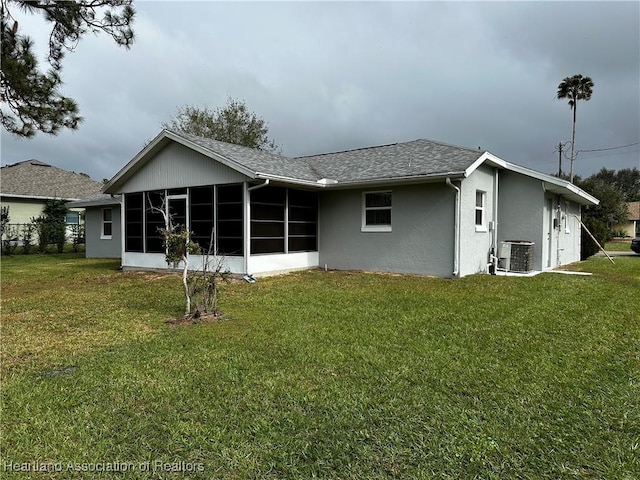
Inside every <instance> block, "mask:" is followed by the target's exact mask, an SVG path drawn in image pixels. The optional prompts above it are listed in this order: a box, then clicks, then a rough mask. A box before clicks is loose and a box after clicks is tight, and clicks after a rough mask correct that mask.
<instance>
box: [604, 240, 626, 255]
mask: <svg viewBox="0 0 640 480" xmlns="http://www.w3.org/2000/svg"><path fill="white" fill-rule="evenodd" d="M604 249H605V250H606V251H607V252H629V253H631V239H630V238H629V239H624V240H622V239H620V240H612V241H610V242H607V243H606V244H605V245H604Z"/></svg>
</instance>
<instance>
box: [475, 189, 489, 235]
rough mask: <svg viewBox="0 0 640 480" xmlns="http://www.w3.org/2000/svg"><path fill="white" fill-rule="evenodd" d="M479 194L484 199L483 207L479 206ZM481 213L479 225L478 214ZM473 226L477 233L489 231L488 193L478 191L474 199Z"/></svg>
mask: <svg viewBox="0 0 640 480" xmlns="http://www.w3.org/2000/svg"><path fill="white" fill-rule="evenodd" d="M478 194H480V198H481V199H482V205H478ZM478 212H480V214H481V216H480V223H477V218H476V216H477V214H478ZM473 224H474V225H475V227H476V232H486V231H488V230H487V192H486V191H485V190H480V189H476V191H475V195H474V198H473Z"/></svg>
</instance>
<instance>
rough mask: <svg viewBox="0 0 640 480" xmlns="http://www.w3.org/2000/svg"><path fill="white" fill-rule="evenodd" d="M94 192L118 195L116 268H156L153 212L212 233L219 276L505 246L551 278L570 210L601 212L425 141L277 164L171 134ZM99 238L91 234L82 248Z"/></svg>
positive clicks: (450, 270)
mask: <svg viewBox="0 0 640 480" xmlns="http://www.w3.org/2000/svg"><path fill="white" fill-rule="evenodd" d="M103 191H104V192H105V193H106V194H112V195H121V196H122V212H123V214H122V217H121V223H120V225H116V224H115V223H114V224H112V229H113V230H112V231H113V232H115V229H116V228H117V227H119V228H120V230H121V231H122V232H123V233H124V234H123V236H122V247H121V252H122V266H123V267H124V268H166V263H165V257H164V250H163V245H162V238H161V236H160V234H159V233H158V227H162V226H163V218H162V215H159V214H158V213H157V212H155V211H153V210H152V209H151V208H150V206H152V205H153V206H156V207H162V206H165V208H167V207H168V209H169V211H170V212H171V214H172V216H173V219H174V221H175V222H176V223H180V224H184V225H187V226H188V228H189V230H190V231H191V232H193V238H194V239H195V240H196V241H197V242H198V243H199V244H200V245H201V246H204V247H205V248H206V247H207V246H208V243H209V238H210V235H211V232H212V230H213V231H214V235H213V242H214V245H213V248H214V249H215V250H216V251H217V252H218V253H219V254H221V255H224V258H225V262H226V266H227V268H228V269H229V270H230V271H232V272H234V273H241V274H256V275H259V274H268V273H276V272H282V271H288V270H293V269H303V268H313V267H321V268H330V269H354V270H369V271H382V272H398V273H415V274H424V275H436V276H441V277H456V276H464V275H469V274H474V273H479V272H487V271H490V270H492V269H493V268H495V267H496V266H498V262H501V264H502V266H505V265H508V264H509V260H510V258H509V254H508V253H505V252H507V249H506V248H502V245H503V241H515V242H511V243H506V244H505V245H506V246H509V247H513V251H518V252H520V253H522V252H523V251H524V254H525V255H524V256H525V257H526V258H525V260H526V262H525V263H526V265H525V268H524V270H543V269H550V268H554V267H556V266H559V265H564V264H567V263H571V262H575V261H578V260H579V259H580V224H579V222H578V218H579V217H580V207H581V205H594V204H597V203H598V200H597V199H596V198H594V197H592V196H591V195H589V194H588V193H586V192H584V191H583V190H581V189H579V188H578V187H576V186H575V185H573V184H571V183H569V182H567V181H564V180H560V179H558V178H555V177H552V176H549V175H545V174H542V173H538V172H535V171H533V170H530V169H527V168H524V167H520V166H518V165H514V164H512V163H509V162H506V161H505V160H502V159H501V158H498V157H497V156H495V155H493V154H491V153H489V152H481V151H479V150H474V149H468V148H461V147H455V146H452V145H447V144H443V143H439V142H433V141H428V140H415V141H412V142H406V143H398V144H393V145H384V146H379V147H371V148H362V149H357V150H349V151H345V152H337V153H328V154H323V155H315V156H308V157H300V158H287V157H283V156H279V155H274V154H270V153H265V152H262V151H258V150H254V149H250V148H246V147H241V146H237V145H231V144H227V143H223V142H218V141H215V140H211V139H206V138H200V137H195V136H191V135H185V134H178V133H174V132H171V131H168V130H163V131H162V132H161V133H160V134H159V135H158V136H157V137H156V138H155V139H153V140H152V141H151V142H150V143H149V144H148V145H147V146H146V147H145V148H144V149H143V150H142V151H141V152H140V153H138V155H136V156H135V157H134V158H133V159H132V160H131V161H130V162H129V163H128V164H127V165H125V166H124V167H123V168H122V169H121V170H120V171H119V172H118V173H117V174H116V175H115V176H114V177H113V178H112V179H111V180H110V181H109V182H108V183H107V184H106V185H105V187H104V190H103ZM95 208H96V210H98V209H101V208H102V207H95ZM87 209H88V210H91V209H92V207H90V206H89V205H87ZM112 218H113V217H112ZM91 219H100V216H99V215H91V216H90V215H89V214H87V223H89V221H90V220H91ZM87 230H88V231H89V225H87ZM91 231H93V232H100V231H101V230H100V227H99V226H95V227H92V230H91ZM96 241H98V238H97V235H93V236H91V237H90V236H89V235H87V245H88V247H87V248H88V249H89V245H90V243H91V242H96ZM522 247H524V250H523V248H522ZM501 254H503V255H502V256H503V257H505V258H503V259H502V260H499V257H500V256H501ZM511 260H514V259H513V258H511ZM515 260H518V262H515V263H519V259H518V258H516V259H515ZM520 260H521V259H520ZM199 264H201V261H200V258H198V257H196V258H194V259H193V260H192V265H194V266H198V265H199ZM512 267H513V265H512ZM519 268H521V269H522V267H519ZM512 269H513V268H512Z"/></svg>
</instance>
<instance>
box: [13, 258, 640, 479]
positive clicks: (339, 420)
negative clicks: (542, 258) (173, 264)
mask: <svg viewBox="0 0 640 480" xmlns="http://www.w3.org/2000/svg"><path fill="white" fill-rule="evenodd" d="M117 267H118V263H117V262H113V261H108V260H85V259H80V258H77V257H76V256H73V255H68V254H67V255H61V256H56V255H47V256H24V257H11V258H3V260H2V272H1V273H2V438H1V447H2V459H1V461H2V465H3V466H4V467H3V470H4V471H3V472H2V473H3V478H43V477H42V476H38V474H34V473H31V472H23V471H16V470H17V469H18V468H13V467H12V468H7V467H6V465H7V463H11V464H19V465H18V467H20V465H21V464H27V465H25V468H29V466H30V465H33V464H34V462H39V464H40V465H42V464H44V465H45V467H44V468H48V469H49V472H48V473H47V475H48V476H47V477H46V478H64V479H67V478H94V476H95V472H91V471H82V469H85V470H91V469H92V468H94V469H95V468H112V469H114V468H115V469H117V468H118V464H120V465H122V464H125V465H128V466H129V467H128V469H127V470H126V471H119V472H118V471H116V472H108V473H103V474H102V478H127V479H129V478H203V479H205V478H206V479H210V478H225V479H226V478H237V479H244V478H279V479H280V478H296V479H297V478H345V479H356V478H366V479H369V478H425V479H426V478H451V479H467V478H469V479H471V478H483V479H484V478H489V479H491V478H495V479H502V478H504V479H507V478H508V479H511V478H523V479H525V478H531V479H534V478H535V479H545V478H548V479H559V478H560V479H561V478H567V479H569V478H571V479H573V478H587V479H589V478H593V479H600V478H620V479H625V478H628V479H632V478H638V477H640V460H639V459H640V388H639V385H640V349H639V345H640V322H639V320H640V298H639V297H640V296H639V295H638V291H640V258H635V257H623V258H617V259H616V264H615V265H611V264H610V263H609V261H608V260H607V259H606V258H592V259H590V260H589V261H587V262H584V263H580V264H578V265H576V268H578V269H581V270H584V271H590V272H593V273H594V275H593V276H590V277H582V276H565V275H554V274H542V275H539V276H536V277H533V278H514V277H491V276H471V277H466V278H464V279H459V280H444V279H434V278H425V277H416V276H393V275H376V274H362V273H353V272H322V271H310V272H304V273H296V274H291V275H286V276H281V277H272V278H266V279H260V280H259V281H258V283H256V284H245V283H235V284H229V285H225V286H224V288H223V292H222V305H221V307H222V309H223V310H224V312H225V316H224V317H223V319H222V321H220V322H217V323H209V324H204V323H203V324H199V325H194V326H190V327H178V328H174V327H170V326H168V325H166V324H165V321H166V320H167V319H169V318H172V317H177V316H179V315H180V314H181V312H182V309H183V303H182V297H181V293H180V288H179V287H180V284H179V278H178V277H176V276H173V275H158V274H152V273H135V272H119V271H117ZM47 462H50V464H47ZM146 462H150V463H149V464H147V463H146ZM155 462H159V463H155ZM179 462H183V463H179ZM100 465H102V467H100ZM146 465H149V471H144V470H145V468H147V467H146ZM172 468H173V470H176V471H167V470H171V469H172ZM56 469H58V470H61V471H55V470H56ZM76 469H77V470H78V471H76ZM120 470H122V467H120ZM180 470H181V471H180Z"/></svg>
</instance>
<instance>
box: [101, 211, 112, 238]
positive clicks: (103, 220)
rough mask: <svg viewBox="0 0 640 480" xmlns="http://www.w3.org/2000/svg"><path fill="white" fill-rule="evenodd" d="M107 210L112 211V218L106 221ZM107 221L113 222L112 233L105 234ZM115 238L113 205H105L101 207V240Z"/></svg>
mask: <svg viewBox="0 0 640 480" xmlns="http://www.w3.org/2000/svg"><path fill="white" fill-rule="evenodd" d="M105 210H110V211H111V220H109V222H106V221H105V219H104V212H105ZM106 223H110V224H111V235H105V233H104V226H105V224H106ZM112 238H113V207H103V208H101V209H100V240H111V239H112Z"/></svg>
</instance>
